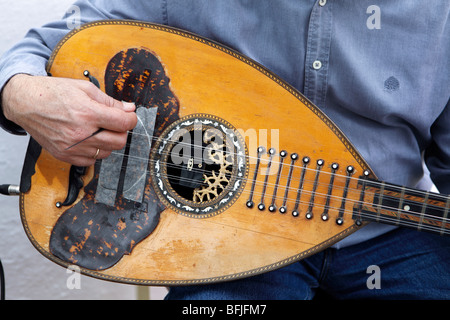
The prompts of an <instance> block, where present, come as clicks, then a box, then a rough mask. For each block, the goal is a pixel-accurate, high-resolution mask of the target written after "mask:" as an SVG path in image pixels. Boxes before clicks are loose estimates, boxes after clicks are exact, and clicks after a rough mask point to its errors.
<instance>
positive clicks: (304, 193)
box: [123, 155, 448, 229]
mask: <svg viewBox="0 0 450 320" xmlns="http://www.w3.org/2000/svg"><path fill="white" fill-rule="evenodd" d="M123 156H126V155H123ZM128 157H133V156H128ZM138 158H139V157H138ZM139 159H141V160H149V159H148V158H139ZM169 165H171V166H175V167H180V166H181V165H174V164H170V163H169V164H167V166H169ZM283 165H288V164H286V163H285V164H283ZM311 170H313V171H316V170H315V169H311ZM146 172H147V173H148V170H146ZM321 173H327V172H321ZM328 174H332V173H328ZM161 176H162V177H166V178H173V179H177V180H182V181H185V182H191V181H194V180H193V179H189V178H185V177H180V176H175V175H170V174H167V173H164V174H161ZM343 177H344V178H347V176H343ZM248 180H252V179H248ZM294 180H296V179H292V180H291V181H294ZM297 181H298V182H299V181H300V180H299V179H298V180H297ZM247 183H252V182H249V181H247ZM304 183H306V184H314V183H315V181H313V180H307V179H304ZM317 183H320V182H317ZM255 184H256V185H258V186H261V185H262V184H264V182H261V181H259V180H256V182H255ZM266 185H267V186H269V185H270V186H275V184H274V183H269V182H267V184H266ZM278 187H281V188H285V189H288V190H289V192H288V195H289V196H288V197H287V198H285V197H284V196H281V195H278V194H277V195H276V196H275V197H272V195H271V194H270V193H266V194H265V197H267V198H266V199H264V200H265V202H266V201H267V202H268V201H270V200H272V201H281V200H285V199H286V201H287V202H289V204H291V203H292V202H294V203H295V202H296V198H295V199H294V198H291V197H290V196H291V195H292V193H296V192H297V191H298V188H295V187H292V186H289V187H287V186H284V185H281V184H279V185H278ZM335 188H336V189H340V190H343V189H344V187H340V186H338V185H336V186H335ZM223 189H225V187H224V188H223ZM347 190H349V191H353V192H358V193H360V192H361V190H360V189H355V188H351V187H350V186H349V187H348V188H347ZM301 192H302V196H308V195H309V196H312V195H313V194H315V195H317V196H318V197H317V198H316V200H315V202H314V207H315V208H316V209H317V208H318V207H319V208H325V207H327V208H329V209H331V210H333V209H335V210H339V207H333V206H330V205H328V206H327V205H323V204H320V203H317V202H316V201H318V198H323V199H326V198H327V197H329V198H330V200H336V201H342V200H343V197H341V196H336V195H333V194H328V193H327V194H324V193H320V192H317V191H315V192H314V191H310V190H307V189H306V188H305V184H304V187H303V188H302V189H301ZM250 193H251V191H249V190H245V189H244V190H242V195H245V194H247V195H250ZM280 193H282V192H281V191H280ZM252 194H253V197H254V199H255V201H257V199H258V197H259V198H260V197H261V196H262V193H259V192H258V191H254V192H253V193H252ZM365 194H366V195H367V196H370V195H372V196H373V195H374V194H375V193H370V192H369V191H368V190H366V191H365ZM345 200H346V201H347V202H348V203H353V205H359V204H361V205H364V204H367V202H365V201H359V200H355V199H351V198H345ZM413 202H414V201H409V202H408V203H410V204H412V203H413ZM298 203H299V205H300V204H310V201H308V200H305V199H304V197H301V198H300V200H299V202H298ZM415 203H417V204H418V205H422V204H423V203H422V202H415ZM373 205H374V207H377V208H379V209H382V210H387V211H394V212H398V211H399V208H395V207H389V206H386V205H377V204H373ZM436 208H437V209H444V208H442V207H439V206H436ZM401 213H404V214H408V215H411V216H416V217H417V218H427V219H428V220H438V221H440V220H441V219H440V218H438V217H436V216H431V215H428V214H422V213H418V212H414V211H408V212H401ZM346 214H352V213H350V212H348V213H347V212H346ZM358 215H359V216H361V217H363V216H364V217H365V216H367V217H372V218H373V215H368V214H364V213H361V214H358ZM378 218H379V220H380V221H383V220H386V221H393V222H397V220H398V218H396V217H393V218H389V217H385V216H380V217H378ZM444 220H448V219H444ZM406 223H409V222H406ZM402 224H403V220H402ZM410 224H411V225H414V222H412V223H410ZM436 228H438V229H439V228H440V227H436Z"/></svg>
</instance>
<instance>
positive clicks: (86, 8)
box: [0, 0, 160, 134]
mask: <svg viewBox="0 0 450 320" xmlns="http://www.w3.org/2000/svg"><path fill="white" fill-rule="evenodd" d="M150 3H153V5H154V6H155V4H157V1H153V2H150ZM143 5H144V4H143V3H141V2H140V1H138V2H136V3H135V5H133V6H131V4H130V1H123V0H79V1H77V2H75V3H74V5H73V7H72V8H75V9H76V10H68V12H67V13H66V14H65V15H64V16H63V17H62V19H61V20H59V21H55V22H51V23H48V24H46V25H44V26H42V27H38V28H33V29H31V30H30V31H29V32H28V33H27V34H26V36H25V37H24V38H23V39H22V40H21V41H19V42H18V43H17V44H16V45H15V46H13V47H12V48H11V49H10V50H8V51H7V52H6V53H5V54H4V55H3V56H2V57H1V59H0V94H1V91H2V89H3V87H4V86H5V84H6V83H7V82H8V81H9V79H11V77H12V76H14V75H16V74H21V73H22V74H29V75H34V76H45V75H47V73H46V69H45V67H46V63H47V61H48V59H49V57H50V55H51V53H52V51H53V48H54V47H55V46H56V45H57V44H58V42H59V41H60V40H61V39H62V38H63V37H64V36H65V35H66V34H67V33H68V32H69V31H71V28H73V27H74V26H76V25H77V24H83V23H87V22H91V21H95V20H104V19H141V18H143V15H144V14H145V10H143V7H142V6H143ZM145 5H146V6H147V7H148V6H149V5H147V4H145ZM155 7H156V6H155ZM153 13H156V14H158V16H159V13H160V12H153ZM156 14H155V16H156ZM148 16H149V17H150V16H151V15H148ZM0 127H2V128H3V129H5V130H6V131H8V132H10V133H13V134H25V131H24V130H23V129H22V128H20V127H19V126H17V125H16V124H15V123H13V122H11V121H9V120H7V119H6V118H5V116H4V114H3V110H2V108H1V104H0Z"/></svg>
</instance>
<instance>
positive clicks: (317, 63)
mask: <svg viewBox="0 0 450 320" xmlns="http://www.w3.org/2000/svg"><path fill="white" fill-rule="evenodd" d="M313 68H314V69H315V70H319V69H320V68H322V62H320V61H319V60H316V61H314V62H313Z"/></svg>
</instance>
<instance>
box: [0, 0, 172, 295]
mask: <svg viewBox="0 0 450 320" xmlns="http://www.w3.org/2000/svg"><path fill="white" fill-rule="evenodd" d="M73 1H74V0H19V1H17V0H0V55H2V54H3V53H4V52H5V51H6V50H7V49H9V48H10V47H11V46H12V45H13V44H14V43H15V42H17V41H18V40H20V39H21V38H22V37H23V36H24V35H25V33H26V32H27V30H28V29H30V28H32V27H35V26H40V25H42V24H44V23H46V22H49V21H52V20H55V19H59V18H61V17H62V16H63V14H64V12H65V11H66V10H67V9H68V8H69V7H70V5H71V4H72V3H73ZM27 143H28V137H18V136H13V135H10V134H8V133H6V132H4V131H3V130H1V129H0V184H5V183H14V184H18V183H19V178H20V174H21V170H22V164H23V159H24V155H25V151H26V146H27ZM18 200H19V199H18V197H5V196H2V195H0V259H1V261H2V264H3V268H4V269H5V277H6V281H5V282H6V299H10V300H18V299H26V300H31V299H43V300H50V299H60V300H62V299H136V298H141V297H144V298H145V296H146V295H147V296H148V295H149V294H148V293H149V291H150V297H151V298H152V299H161V298H162V297H163V296H164V294H165V292H166V291H165V289H164V288H147V287H143V288H140V289H139V290H138V288H137V287H136V286H131V285H125V284H116V283H111V282H106V281H102V280H97V279H93V278H90V277H85V276H82V277H81V289H73V290H70V289H68V288H67V285H66V282H67V279H68V277H70V274H68V273H67V272H66V269H64V268H62V267H60V266H58V265H56V264H54V263H53V262H51V261H49V260H47V259H46V258H44V257H43V256H41V254H40V253H39V252H37V251H36V250H35V249H34V247H33V246H32V244H31V243H30V241H29V240H28V238H27V236H26V234H25V232H24V230H23V228H22V224H21V221H20V214H19V207H18ZM149 289H150V290H149ZM138 292H139V294H138Z"/></svg>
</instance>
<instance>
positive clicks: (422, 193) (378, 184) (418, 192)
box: [112, 144, 447, 210]
mask: <svg viewBox="0 0 450 320" xmlns="http://www.w3.org/2000/svg"><path fill="white" fill-rule="evenodd" d="M186 145H187V146H189V147H192V145H191V144H186ZM195 147H197V148H201V149H202V150H203V151H204V149H206V148H208V147H203V146H194V148H195ZM168 152H170V151H167V152H166V153H164V152H163V153H162V155H168ZM215 152H221V153H224V154H225V155H224V156H225V157H227V156H232V155H234V154H235V153H232V152H228V151H215ZM112 153H113V154H120V155H121V156H123V157H128V158H133V159H137V160H142V161H149V162H151V161H155V160H152V159H149V158H148V157H145V158H144V157H137V156H131V155H125V154H121V153H118V152H112ZM242 157H244V156H242ZM245 157H246V158H254V159H257V157H250V156H245ZM275 157H277V156H275ZM192 159H194V161H195V160H197V161H199V162H201V161H202V159H200V158H196V157H192ZM261 161H262V162H267V163H268V161H269V160H268V159H261ZM297 162H298V161H297ZM160 163H161V164H163V165H166V167H169V168H181V167H183V166H185V165H186V164H184V165H183V164H173V163H170V162H165V161H161V162H160ZM281 164H282V166H283V167H291V166H292V167H293V168H294V170H295V169H297V170H306V172H314V173H316V172H317V171H320V175H322V176H323V175H327V176H328V177H330V176H331V175H334V177H335V178H341V179H349V180H350V182H355V181H356V183H359V182H363V181H364V178H358V177H354V176H348V175H343V174H338V173H337V172H335V173H333V172H329V171H325V170H321V169H316V168H311V167H303V166H298V165H295V163H294V164H292V163H289V162H287V161H286V162H283V163H281ZM271 165H272V166H278V165H280V162H279V161H274V160H273V159H272V163H271ZM311 165H314V164H311ZM147 172H148V170H147ZM192 172H198V173H203V172H204V171H203V170H202V169H197V168H195V167H193V168H192ZM273 176H275V174H273ZM172 178H179V177H176V176H174V177H172ZM286 178H287V176H286V175H285V174H283V173H282V174H281V175H280V179H286ZM321 179H323V178H321ZM248 180H253V179H250V178H248ZM369 181H370V184H371V186H376V187H380V188H381V186H382V185H383V184H384V183H383V182H379V181H375V180H369ZM299 182H300V178H298V177H297V176H294V175H293V176H292V177H291V184H290V186H289V188H288V189H289V191H296V190H297V189H298V188H296V187H295V183H296V184H297V185H298V184H299ZM304 182H307V183H314V181H313V180H308V179H305V180H304ZM261 183H263V182H260V181H258V180H257V182H256V185H261ZM319 183H321V184H322V185H323V184H324V183H323V182H319ZM266 185H267V186H272V187H273V186H275V184H273V183H271V182H269V181H268V182H267V184H266ZM292 185H294V186H292ZM327 185H328V183H327ZM279 186H281V185H279ZM333 188H334V190H338V189H340V190H343V189H344V188H345V187H343V186H339V185H336V186H333ZM389 188H390V190H391V191H392V189H396V191H397V192H398V193H399V194H400V193H401V192H402V190H405V192H409V193H414V194H416V195H418V196H426V195H427V194H430V192H426V191H421V190H415V189H409V188H406V187H401V186H396V185H391V184H389ZM347 190H349V191H354V192H361V189H355V188H350V187H349V188H348V189H347ZM365 193H366V194H367V195H374V194H375V192H373V193H370V190H365ZM432 194H433V196H434V197H435V198H440V200H441V201H442V202H445V201H446V200H447V197H445V196H442V195H440V194H438V193H432ZM383 199H392V200H395V199H398V197H395V196H390V195H389V194H383ZM408 202H409V203H415V204H418V205H423V202H420V201H414V200H411V199H408ZM426 205H427V207H428V208H435V209H437V210H445V208H443V207H441V206H437V205H434V204H432V203H427V204H426ZM397 210H398V208H397Z"/></svg>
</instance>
